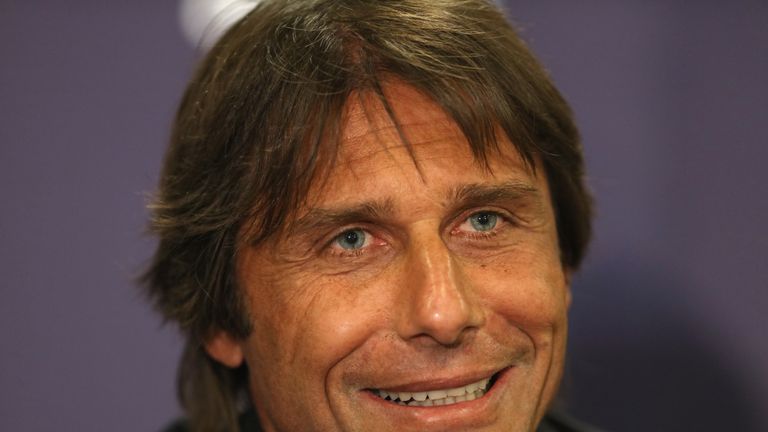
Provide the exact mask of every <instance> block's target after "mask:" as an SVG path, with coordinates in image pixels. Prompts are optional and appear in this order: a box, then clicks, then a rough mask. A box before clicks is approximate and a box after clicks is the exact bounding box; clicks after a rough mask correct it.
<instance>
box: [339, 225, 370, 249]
mask: <svg viewBox="0 0 768 432" xmlns="http://www.w3.org/2000/svg"><path fill="white" fill-rule="evenodd" d="M333 243H334V245H336V246H338V247H340V248H342V249H344V250H357V249H361V248H362V247H363V246H365V245H366V243H368V234H367V233H366V232H365V231H364V230H362V229H359V228H355V229H351V230H347V231H344V232H343V233H341V234H339V235H338V236H336V238H335V239H334V240H333Z"/></svg>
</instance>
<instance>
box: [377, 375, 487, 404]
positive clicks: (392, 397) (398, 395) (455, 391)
mask: <svg viewBox="0 0 768 432" xmlns="http://www.w3.org/2000/svg"><path fill="white" fill-rule="evenodd" d="M488 382H489V379H488V378H486V379H482V380H480V381H477V382H473V383H471V384H467V385H465V386H462V387H455V388H449V389H438V390H430V391H423V392H388V391H386V390H376V391H375V392H374V393H375V394H376V395H377V396H379V397H380V398H382V399H385V400H389V401H392V402H395V403H397V404H398V405H408V406H433V405H435V406H439V405H451V404H454V403H459V402H465V401H471V400H475V399H477V398H479V397H482V396H483V395H484V394H485V392H486V391H488Z"/></svg>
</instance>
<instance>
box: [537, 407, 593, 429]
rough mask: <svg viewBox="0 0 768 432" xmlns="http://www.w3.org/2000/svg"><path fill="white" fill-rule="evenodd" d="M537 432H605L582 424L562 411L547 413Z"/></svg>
mask: <svg viewBox="0 0 768 432" xmlns="http://www.w3.org/2000/svg"><path fill="white" fill-rule="evenodd" d="M537 432H604V431H601V430H600V429H597V428H595V427H592V426H589V425H587V424H585V423H582V422H580V421H578V420H575V419H574V418H572V417H570V416H569V415H567V414H565V413H563V412H561V411H551V412H549V413H547V415H546V416H545V417H544V419H543V420H542V421H541V424H540V425H539V428H538V430H537Z"/></svg>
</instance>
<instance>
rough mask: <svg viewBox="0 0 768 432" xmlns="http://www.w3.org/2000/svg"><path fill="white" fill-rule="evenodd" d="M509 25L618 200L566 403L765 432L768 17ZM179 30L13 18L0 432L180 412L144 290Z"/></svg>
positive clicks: (2, 243) (643, 5)
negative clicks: (150, 214)
mask: <svg viewBox="0 0 768 432" xmlns="http://www.w3.org/2000/svg"><path fill="white" fill-rule="evenodd" d="M506 4H507V8H508V10H509V11H510V15H511V16H513V17H514V18H515V21H516V22H517V23H518V24H519V25H521V26H522V27H523V28H524V35H525V37H526V38H527V39H528V40H529V41H530V42H531V45H533V47H534V49H535V50H536V51H537V52H538V53H539V55H540V57H541V58H542V60H543V61H544V63H545V64H546V65H547V66H548V67H549V69H550V70H551V71H552V74H553V76H554V78H555V80H556V81H557V83H558V84H559V86H560V87H561V89H562V91H563V92H564V93H565V94H566V96H567V97H568V98H569V100H570V101H571V103H572V105H573V107H574V109H575V111H576V114H577V117H578V119H579V121H580V124H581V127H582V133H583V136H584V142H585V146H586V152H587V160H588V165H589V175H590V184H591V186H592V188H593V190H594V191H595V194H596V196H597V199H598V218H597V221H596V229H597V235H596V238H595V243H594V246H593V248H592V254H591V256H590V258H589V259H588V261H587V263H586V266H585V268H584V271H583V272H582V274H581V275H580V276H579V277H578V278H577V280H576V282H575V287H574V290H575V293H574V297H575V303H574V308H573V311H572V338H571V341H570V345H571V347H570V348H571V351H570V357H571V358H570V365H569V369H568V373H567V376H566V379H565V383H564V394H565V396H566V397H567V399H568V403H569V404H570V405H571V407H572V409H573V410H574V411H575V412H576V413H578V414H579V415H581V416H582V417H583V418H585V419H587V420H590V421H593V422H595V423H597V424H598V425H600V426H603V427H605V428H608V429H613V430H616V431H648V430H653V431H677V430H697V431H721V430H738V431H763V430H768V414H766V412H765V409H764V408H765V407H766V406H768V367H766V365H768V335H766V333H768V322H767V321H768V320H767V319H766V310H768V270H766V263H768V227H766V224H764V220H765V219H766V217H768V193H767V192H768V191H767V190H766V186H765V184H766V182H768V173H766V169H765V161H766V160H768V132H766V128H765V125H764V124H765V122H766V119H767V118H768V116H767V114H768V79H766V77H768V50H767V49H766V46H768V26H766V25H765V23H766V22H768V4H767V3H765V2H762V1H759V0H755V1H739V2H729V3H726V2H717V1H701V2H696V3H695V8H692V3H689V2H682V1H679V0H678V1H666V2H662V1H646V0H634V1H629V0H627V1H622V2H609V1H595V0H592V1H586V2H568V1H550V2H537V1H533V0H527V1H508V2H507V3H506ZM176 8H177V6H176V4H175V2H170V1H162V2H148V1H137V2H109V3H106V2H98V1H85V0H83V1H75V2H60V1H44V0H37V1H31V2H24V1H20V0H18V1H4V2H2V4H0V62H1V63H0V197H1V198H2V200H3V204H2V213H1V214H0V275H2V281H3V282H2V286H0V290H1V291H0V292H1V293H2V299H1V300H0V430H3V431H16V430H20V431H21V430H23V431H50V430H72V431H74V430H78V431H80V430H83V431H86V430H113V431H126V432H127V431H141V430H157V429H158V428H159V427H160V426H161V425H163V424H164V423H165V422H166V421H168V420H169V419H170V418H171V417H173V416H175V415H177V414H178V413H179V409H178V407H177V404H176V402H175V400H174V389H173V381H174V374H175V364H176V360H177V357H178V355H179V348H180V341H179V338H178V337H177V336H176V334H175V332H174V330H173V329H172V328H164V327H161V325H160V324H161V323H160V321H159V319H158V318H157V317H156V316H155V315H154V314H153V313H152V312H151V311H149V309H148V308H147V306H146V305H145V304H144V303H143V301H142V299H141V296H140V295H139V294H138V291H137V289H136V288H135V286H134V285H133V283H132V278H133V277H134V276H135V275H136V274H138V272H139V270H140V269H141V267H142V265H143V264H144V263H145V261H146V259H147V258H148V257H149V255H150V253H151V250H152V245H153V241H152V239H150V238H147V237H145V236H143V234H142V230H143V228H144V223H145V219H146V212H145V211H144V210H143V205H144V203H145V201H146V199H145V193H146V192H148V191H151V190H152V189H153V186H154V183H155V181H156V179H157V171H158V169H159V166H160V160H161V157H162V152H163V149H164V146H165V142H166V137H167V136H168V126H169V124H170V121H171V118H172V115H173V112H174V109H175V105H176V102H177V100H178V98H179V96H180V93H181V91H182V88H183V86H184V82H185V80H186V79H187V77H188V76H189V74H190V71H191V67H192V65H193V64H194V59H195V54H194V52H193V50H192V49H191V48H190V47H189V46H188V45H187V44H186V43H185V42H184V41H183V40H182V39H181V36H180V33H179V30H178V25H177V21H176V13H177V10H176ZM107 425H108V426H107Z"/></svg>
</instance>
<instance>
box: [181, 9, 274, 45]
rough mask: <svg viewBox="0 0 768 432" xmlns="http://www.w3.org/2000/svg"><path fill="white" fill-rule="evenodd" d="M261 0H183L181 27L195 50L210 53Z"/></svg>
mask: <svg viewBox="0 0 768 432" xmlns="http://www.w3.org/2000/svg"><path fill="white" fill-rule="evenodd" d="M259 1H260V0H181V2H180V3H179V24H180V25H181V31H182V33H183V34H184V37H185V38H186V39H187V41H189V43H190V44H192V45H193V46H194V47H196V48H199V49H201V50H203V51H207V50H208V49H209V48H210V47H211V46H213V44H215V43H216V41H217V40H218V39H219V38H220V37H221V35H222V34H224V32H226V31H227V29H229V27H231V26H232V25H233V24H234V23H236V22H237V21H239V20H240V19H241V18H243V17H244V16H245V15H246V14H247V13H248V12H250V11H251V10H252V9H253V8H254V7H255V6H256V4H257V3H259Z"/></svg>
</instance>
